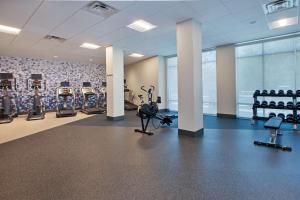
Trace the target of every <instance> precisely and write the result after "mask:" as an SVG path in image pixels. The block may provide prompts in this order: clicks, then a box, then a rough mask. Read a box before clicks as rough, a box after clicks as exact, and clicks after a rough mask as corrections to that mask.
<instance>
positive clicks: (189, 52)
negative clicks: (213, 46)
mask: <svg viewBox="0 0 300 200" xmlns="http://www.w3.org/2000/svg"><path fill="white" fill-rule="evenodd" d="M176 35H177V56H178V58H177V59H178V61H177V62H178V133H179V134H182V135H188V136H199V135H201V134H202V133H203V105H202V102H203V100H202V98H203V97H202V34H201V27H200V24H198V23H197V22H196V21H194V20H192V19H190V20H187V21H184V22H180V23H178V24H177V34H176Z"/></svg>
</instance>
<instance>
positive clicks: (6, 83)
mask: <svg viewBox="0 0 300 200" xmlns="http://www.w3.org/2000/svg"><path fill="white" fill-rule="evenodd" d="M0 89H2V90H5V89H6V90H11V89H12V86H11V81H9V80H1V82H0Z"/></svg>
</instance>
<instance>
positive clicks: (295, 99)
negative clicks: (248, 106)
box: [252, 94, 300, 129]
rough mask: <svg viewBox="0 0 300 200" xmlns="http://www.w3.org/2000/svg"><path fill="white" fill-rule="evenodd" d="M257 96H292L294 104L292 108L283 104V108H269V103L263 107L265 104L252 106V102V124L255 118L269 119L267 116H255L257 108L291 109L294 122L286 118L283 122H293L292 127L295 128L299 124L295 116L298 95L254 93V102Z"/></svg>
mask: <svg viewBox="0 0 300 200" xmlns="http://www.w3.org/2000/svg"><path fill="white" fill-rule="evenodd" d="M257 97H272V98H278V97H280V98H282V97H286V98H292V99H293V104H294V106H293V108H287V107H286V105H285V106H284V108H277V107H275V108H273V107H272V108H270V107H269V105H268V106H266V107H265V106H261V105H259V106H254V104H253V107H252V110H253V117H252V124H254V123H255V121H256V120H265V121H266V120H268V119H269V118H268V117H262V116H257V109H272V110H291V111H293V116H294V122H287V121H286V119H285V120H284V121H283V122H284V123H290V124H293V125H294V129H297V125H298V124H299V122H297V121H296V116H297V113H298V111H300V109H297V108H296V103H297V98H299V97H300V95H296V94H293V95H287V94H283V95H278V94H275V95H270V94H255V95H253V99H254V103H255V102H256V101H257Z"/></svg>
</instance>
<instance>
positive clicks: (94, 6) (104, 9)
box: [86, 1, 119, 18]
mask: <svg viewBox="0 0 300 200" xmlns="http://www.w3.org/2000/svg"><path fill="white" fill-rule="evenodd" d="M86 10H87V11H89V12H91V13H93V14H95V15H100V16H101V17H104V18H108V17H110V16H112V15H114V14H116V13H117V12H118V11H119V10H118V9H116V8H114V7H112V6H109V5H107V4H105V3H103V2H101V1H93V2H91V3H89V4H88V5H87V7H86Z"/></svg>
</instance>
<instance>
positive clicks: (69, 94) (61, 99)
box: [56, 81, 77, 118]
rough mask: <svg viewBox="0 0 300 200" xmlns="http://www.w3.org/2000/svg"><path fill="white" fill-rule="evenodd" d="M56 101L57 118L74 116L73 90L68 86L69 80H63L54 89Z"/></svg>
mask: <svg viewBox="0 0 300 200" xmlns="http://www.w3.org/2000/svg"><path fill="white" fill-rule="evenodd" d="M56 102H57V104H56V117H57V118H59V117H72V116H76V114H77V112H76V111H75V91H74V88H72V87H71V86H70V82H67V81H64V82H61V83H60V87H58V88H57V91H56Z"/></svg>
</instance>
